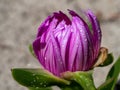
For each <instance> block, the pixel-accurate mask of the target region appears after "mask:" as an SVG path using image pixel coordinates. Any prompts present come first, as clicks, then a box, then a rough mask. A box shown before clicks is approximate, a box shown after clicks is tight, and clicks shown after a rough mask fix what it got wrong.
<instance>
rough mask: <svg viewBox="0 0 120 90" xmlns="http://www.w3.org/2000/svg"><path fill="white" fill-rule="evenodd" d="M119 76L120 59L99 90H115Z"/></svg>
mask: <svg viewBox="0 0 120 90" xmlns="http://www.w3.org/2000/svg"><path fill="white" fill-rule="evenodd" d="M119 74H120V57H119V58H118V60H117V61H116V62H115V64H114V65H113V66H112V68H111V69H110V71H109V73H108V75H107V78H106V81H105V83H103V84H102V85H101V86H100V87H98V90H114V87H115V84H116V81H117V79H118V76H119Z"/></svg>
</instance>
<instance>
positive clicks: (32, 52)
mask: <svg viewBox="0 0 120 90" xmlns="http://www.w3.org/2000/svg"><path fill="white" fill-rule="evenodd" d="M29 51H30V52H31V54H32V55H33V56H34V57H36V56H35V53H34V51H33V46H32V44H30V45H29Z"/></svg>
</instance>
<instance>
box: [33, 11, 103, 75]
mask: <svg viewBox="0 0 120 90" xmlns="http://www.w3.org/2000/svg"><path fill="white" fill-rule="evenodd" d="M69 13H70V15H71V17H72V19H69V17H68V16H67V15H66V14H64V13H63V12H62V11H59V12H54V13H53V14H52V15H51V16H48V17H47V19H46V20H45V21H44V22H43V23H42V24H41V25H40V27H39V28H38V33H37V36H36V39H35V40H34V42H33V49H34V52H35V54H36V56H37V58H38V60H39V61H40V63H41V64H42V65H43V67H44V68H45V69H47V70H48V71H50V72H52V73H53V74H54V75H56V76H60V74H61V73H62V72H65V71H72V72H74V71H85V70H89V69H90V68H91V67H92V65H93V64H94V63H95V62H96V59H97V56H98V53H99V49H100V44H101V30H100V26H99V23H98V21H97V18H96V16H95V15H94V14H93V13H92V11H90V10H88V11H87V12H86V16H87V17H88V19H89V23H90V24H91V26H92V31H91V30H90V28H89V26H88V24H87V23H86V22H85V21H84V19H83V18H81V17H80V16H79V15H78V14H77V13H76V12H74V11H72V10H69Z"/></svg>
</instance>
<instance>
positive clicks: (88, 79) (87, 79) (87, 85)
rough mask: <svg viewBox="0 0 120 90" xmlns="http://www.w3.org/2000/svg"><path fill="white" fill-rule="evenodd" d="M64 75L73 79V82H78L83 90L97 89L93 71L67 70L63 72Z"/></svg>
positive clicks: (68, 78)
mask: <svg viewBox="0 0 120 90" xmlns="http://www.w3.org/2000/svg"><path fill="white" fill-rule="evenodd" d="M62 77H63V78H65V79H67V80H71V82H72V81H75V82H77V83H78V84H79V86H81V87H82V88H83V89H81V90H96V88H95V85H94V82H93V78H92V71H86V72H82V71H77V72H65V73H63V74H62Z"/></svg>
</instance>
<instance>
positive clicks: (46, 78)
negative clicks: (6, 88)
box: [12, 68, 70, 88]
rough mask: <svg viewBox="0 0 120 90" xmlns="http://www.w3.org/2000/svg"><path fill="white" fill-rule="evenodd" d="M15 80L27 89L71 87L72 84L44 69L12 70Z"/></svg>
mask: <svg viewBox="0 0 120 90" xmlns="http://www.w3.org/2000/svg"><path fill="white" fill-rule="evenodd" d="M12 75H13V78H14V79H15V80H16V81H17V82H18V83H19V84H21V85H23V86H26V87H39V88H43V87H50V86H54V85H57V86H63V85H69V84H70V82H69V81H67V80H64V79H61V78H59V77H57V76H54V75H53V74H52V73H50V72H48V71H47V70H44V69H24V68H16V69H12Z"/></svg>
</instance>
